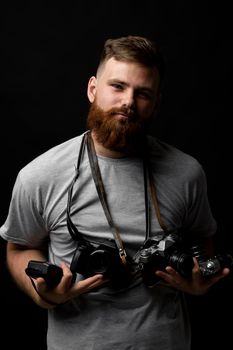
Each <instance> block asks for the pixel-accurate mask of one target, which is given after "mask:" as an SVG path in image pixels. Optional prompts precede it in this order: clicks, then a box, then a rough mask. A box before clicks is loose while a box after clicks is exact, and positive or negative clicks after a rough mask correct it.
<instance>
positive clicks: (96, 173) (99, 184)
mask: <svg viewBox="0 0 233 350" xmlns="http://www.w3.org/2000/svg"><path fill="white" fill-rule="evenodd" d="M87 152H88V157H89V162H90V166H91V172H92V177H93V179H94V182H95V186H96V190H97V192H98V196H99V199H100V202H101V204H102V207H103V210H104V213H105V216H106V219H107V221H108V224H109V226H110V228H111V231H112V234H113V237H114V239H115V242H116V245H117V248H118V252H119V256H120V258H121V260H122V262H123V264H126V256H127V254H126V251H125V249H124V246H123V242H122V240H121V237H120V234H119V231H118V229H117V227H116V226H115V225H114V222H113V219H112V216H111V213H110V210H109V206H108V202H107V197H106V192H105V189H104V185H103V181H102V177H101V173H100V169H99V164H98V159H97V155H96V152H95V146H94V143H93V140H92V137H91V133H90V132H89V133H88V135H87Z"/></svg>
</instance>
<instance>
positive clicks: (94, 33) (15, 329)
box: [0, 0, 233, 350]
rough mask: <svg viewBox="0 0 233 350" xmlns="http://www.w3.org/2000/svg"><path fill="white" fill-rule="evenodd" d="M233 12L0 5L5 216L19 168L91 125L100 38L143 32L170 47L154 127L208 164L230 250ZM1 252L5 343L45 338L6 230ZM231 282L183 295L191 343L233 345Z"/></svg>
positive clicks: (1, 214)
mask: <svg viewBox="0 0 233 350" xmlns="http://www.w3.org/2000/svg"><path fill="white" fill-rule="evenodd" d="M230 13H231V12H230V10H229V9H228V8H227V7H226V4H225V3H224V1H223V2H221V4H218V5H214V4H213V3H211V4H208V3H207V2H206V1H203V2H200V3H199V2H198V1H187V0H186V1H185V0H183V1H182V0H179V1H166V0H163V1H143V2H140V3H137V2H135V1H117V2H113V3H111V2H110V1H99V2H98V1H96V2H93V3H89V2H80V1H79V2H77V1H76V2H74V1H73V2H68V1H67V2H61V3H59V2H49V1H46V2H43V1H31V2H28V3H23V2H21V1H19V2H11V1H8V2H7V4H5V5H1V15H0V16H1V51H2V53H1V65H0V67H1V76H2V79H1V82H0V88H1V158H0V159H1V173H0V176H1V196H0V225H1V224H3V222H4V220H5V218H6V215H7V211H8V206H9V201H10V197H11V191H12V187H13V184H14V181H15V178H16V175H17V172H18V171H19V169H20V168H21V167H22V166H24V165H26V163H27V162H29V161H30V160H32V159H33V158H34V157H36V156H37V155H39V154H40V153H42V152H44V151H45V150H47V149H48V148H50V147H52V146H54V145H56V144H58V143H60V142H63V141H65V140H67V139H68V138H70V137H73V136H76V135H77V134H79V133H81V132H82V131H84V130H85V120H86V113H87V108H88V101H87V97H86V86H87V81H88V79H89V77H90V76H91V75H94V74H95V69H96V66H97V63H98V59H99V54H100V51H101V50H102V47H103V43H104V41H105V39H107V38H109V37H118V36H122V35H128V34H136V35H145V36H148V37H150V38H152V39H155V40H157V41H158V42H159V43H160V45H161V47H162V51H163V53H164V56H165V59H166V78H165V84H164V89H163V97H162V104H161V109H160V113H159V115H158V118H157V120H156V123H154V128H153V130H152V133H153V134H155V135H157V136H158V137H160V138H162V139H163V140H164V141H167V142H169V143H172V144H173V145H175V146H177V147H178V148H180V149H182V150H183V151H185V152H188V153H190V154H191V155H193V156H195V157H196V158H197V159H198V160H199V161H200V162H201V164H202V165H203V167H204V169H205V172H206V175H207V181H208V191H209V199H210V203H211V207H212V211H213V214H214V216H215V218H216V220H217V222H218V226H219V230H218V235H217V240H216V241H217V245H218V247H219V249H221V250H222V251H225V250H227V251H228V252H230V253H231V254H232V253H233V244H232V243H233V241H232V237H231V201H230V200H229V198H230V194H231V182H230V178H231V176H230V167H231V159H232V158H231V149H230V140H231V135H230V131H231V129H230V118H231V116H232V114H231V113H230V107H231V106H230V102H231V101H230V90H231V86H230V83H231V80H232V79H231V70H232V53H231V46H232V38H231V26H230V23H231V18H230ZM0 253H1V254H0V255H1V265H0V291H1V299H0V300H1V303H2V307H1V312H0V318H1V324H2V330H1V342H4V341H7V342H8V345H7V346H6V347H7V348H11V347H12V348H14V347H15V346H17V347H20V346H22V347H23V348H24V349H31V348H33V349H35V350H36V349H38V350H44V349H45V334H46V312H45V311H44V310H41V309H39V308H38V307H37V306H35V305H34V304H33V303H32V302H31V301H30V300H28V298H27V297H26V296H25V295H23V294H22V293H21V292H20V291H19V290H18V289H17V287H16V286H15V285H14V283H13V282H12V281H11V279H10V277H9V275H8V272H7V270H6V268H5V263H4V260H5V244H4V242H3V241H1V252H0ZM232 291H233V285H232V276H230V277H229V278H227V279H225V280H224V281H221V282H220V283H219V284H218V285H217V286H215V287H214V288H213V289H212V290H211V291H210V292H209V293H208V294H207V295H205V296H201V297H189V298H188V302H189V305H190V314H191V320H192V325H193V350H196V349H199V348H200V347H201V346H206V348H207V349H215V348H216V349H217V348H218V347H221V348H223V349H224V348H229V347H231V346H232V345H231V343H232V337H231V329H232V326H231V322H229V321H227V318H230V319H231V315H232V311H233V308H232V305H233V303H232V300H231V299H232V295H233V294H232ZM31 337H32V338H33V339H34V340H29V339H30V338H31ZM228 343H229V344H230V345H227V344H228ZM139 350H140V349H139Z"/></svg>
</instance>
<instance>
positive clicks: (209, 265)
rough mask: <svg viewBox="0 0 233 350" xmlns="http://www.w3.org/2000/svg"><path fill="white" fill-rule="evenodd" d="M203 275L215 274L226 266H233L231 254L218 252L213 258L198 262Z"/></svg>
mask: <svg viewBox="0 0 233 350" xmlns="http://www.w3.org/2000/svg"><path fill="white" fill-rule="evenodd" d="M198 263H199V267H200V270H201V273H202V275H203V276H211V275H215V274H216V273H217V272H219V271H220V270H222V269H223V268H224V267H228V268H231V267H232V266H233V258H232V256H231V255H230V254H217V255H215V256H214V257H213V258H209V259H207V260H201V261H199V262H198Z"/></svg>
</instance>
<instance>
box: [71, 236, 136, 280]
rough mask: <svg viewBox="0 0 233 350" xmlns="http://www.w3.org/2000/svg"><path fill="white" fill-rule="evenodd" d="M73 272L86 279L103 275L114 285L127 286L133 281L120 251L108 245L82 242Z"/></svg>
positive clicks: (76, 253) (72, 264) (74, 257)
mask: <svg viewBox="0 0 233 350" xmlns="http://www.w3.org/2000/svg"><path fill="white" fill-rule="evenodd" d="M70 269H71V271H72V272H73V273H74V272H76V273H79V274H81V275H83V276H84V278H87V277H90V276H94V275H96V274H102V275H103V276H104V277H105V278H107V279H109V280H111V283H112V284H114V285H118V286H119V285H125V284H127V283H129V281H130V279H131V275H130V272H129V270H128V264H126V265H125V264H123V262H122V260H121V258H120V255H119V251H118V250H117V249H116V247H115V246H110V245H107V244H104V243H102V244H99V245H94V244H92V243H90V242H87V241H85V242H82V243H81V244H79V246H78V247H77V249H76V251H75V253H74V256H73V259H72V262H71V265H70Z"/></svg>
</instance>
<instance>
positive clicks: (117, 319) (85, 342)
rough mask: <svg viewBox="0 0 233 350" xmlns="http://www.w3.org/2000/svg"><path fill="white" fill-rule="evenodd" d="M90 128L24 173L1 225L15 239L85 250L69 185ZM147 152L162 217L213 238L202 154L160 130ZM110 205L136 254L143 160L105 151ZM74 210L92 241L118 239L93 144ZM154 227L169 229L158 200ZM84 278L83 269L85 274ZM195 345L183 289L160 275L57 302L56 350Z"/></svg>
mask: <svg viewBox="0 0 233 350" xmlns="http://www.w3.org/2000/svg"><path fill="white" fill-rule="evenodd" d="M81 139H82V135H81V136H79V137H76V138H73V139H71V140H68V141H66V142H64V143H63V144H60V145H58V146H56V147H53V148H52V149H50V150H49V151H47V152H46V153H44V154H42V155H40V156H39V157H37V158H36V159H35V160H33V161H32V162H31V163H29V164H28V165H27V166H25V167H24V168H23V169H22V170H21V171H20V172H19V174H18V176H17V179H16V182H15V186H14V189H13V194H12V200H11V204H10V209H9V214H8V217H7V219H6V222H5V224H4V225H3V226H2V227H1V229H0V234H1V236H2V237H3V238H4V239H6V240H9V241H12V242H15V243H18V244H22V245H26V246H29V247H39V246H40V245H41V244H42V243H43V241H44V240H47V239H48V238H49V260H50V261H51V262H52V263H55V264H58V265H59V264H60V262H61V261H62V260H63V261H65V262H67V263H68V264H69V263H70V262H71V260H72V256H73V254H74V252H75V249H76V243H75V242H74V241H73V239H72V238H71V236H70V234H69V232H68V229H67V225H66V206H67V192H68V188H69V186H70V184H71V181H72V179H73V176H74V173H75V166H76V163H77V157H78V153H79V148H80V143H81ZM148 155H149V159H150V165H151V168H152V172H153V178H154V182H155V186H156V191H157V196H158V203H159V208H160V212H161V217H162V218H163V221H164V222H165V224H166V227H167V228H168V230H171V231H173V230H177V229H178V230H179V229H180V228H182V231H183V232H184V235H186V236H187V237H190V239H193V238H195V237H208V236H211V235H213V234H214V233H215V231H216V222H215V220H214V219H213V217H212V213H211V210H210V207H209V203H208V198H207V188H206V178H205V174H204V172H203V169H202V167H201V166H200V164H199V163H198V162H197V160H195V159H194V158H193V157H191V156H189V155H187V154H185V153H183V152H181V151H179V150H177V149H176V148H174V147H172V146H170V145H168V144H166V143H163V142H161V141H159V140H156V139H154V138H151V137H150V138H149V148H148ZM98 161H99V166H100V170H101V175H102V178H103V183H104V187H105V190H106V194H107V200H108V204H109V208H110V211H111V214H112V217H113V221H114V223H115V225H116V226H117V227H118V229H119V232H120V236H121V239H122V241H123V242H124V245H125V248H126V250H127V252H128V253H129V254H130V255H133V254H134V253H135V252H136V251H137V250H138V249H139V247H140V246H141V244H142V243H143V241H144V239H145V231H146V222H145V200H144V179H143V166H142V161H141V159H139V158H136V157H129V158H121V159H112V158H105V157H101V156H99V157H98ZM71 217H72V220H73V222H74V224H75V225H76V227H77V228H78V230H79V232H80V233H81V234H82V235H84V237H85V238H87V239H89V240H95V241H98V240H99V239H102V238H104V239H105V238H106V239H107V238H108V239H112V238H113V237H112V233H111V230H110V228H109V226H108V223H107V220H106V217H105V215H104V211H103V208H102V206H101V203H100V201H99V198H98V195H97V191H96V188H95V184H94V181H93V178H92V176H91V171H90V165H89V160H88V156H87V152H86V150H85V152H84V157H83V160H82V162H81V166H80V175H79V178H78V180H77V181H76V183H75V186H74V189H73V198H72V207H71ZM150 226H151V236H156V237H159V236H162V235H163V230H162V228H161V227H160V225H159V222H158V219H157V217H156V215H155V211H154V210H153V208H152V209H151V224H150ZM78 278H80V276H78ZM64 348H65V349H67V350H69V349H70V350H78V349H80V350H81V349H82V350H91V349H95V350H100V349H101V350H109V349H117V350H118V349H119V348H120V349H122V350H136V349H140V350H152V349H153V350H154V349H159V350H188V349H189V348H190V328H189V321H188V314H187V310H186V306H185V300H184V297H183V294H182V293H180V292H178V291H177V290H174V289H173V288H170V287H168V286H166V285H165V284H164V283H162V282H161V281H160V282H159V283H158V284H157V285H156V286H155V287H154V288H152V289H150V288H148V287H147V286H145V285H144V283H143V282H142V280H141V279H140V278H139V279H137V280H135V281H133V282H132V283H131V284H130V285H129V287H128V288H123V289H119V290H114V289H112V288H109V287H107V286H105V287H101V288H99V289H96V290H95V291H92V292H89V293H87V294H85V295H82V296H80V297H79V298H77V299H76V300H72V301H70V302H68V303H67V304H65V305H63V306H61V307H58V308H56V309H53V310H49V323H48V350H60V349H61V350H64Z"/></svg>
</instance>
